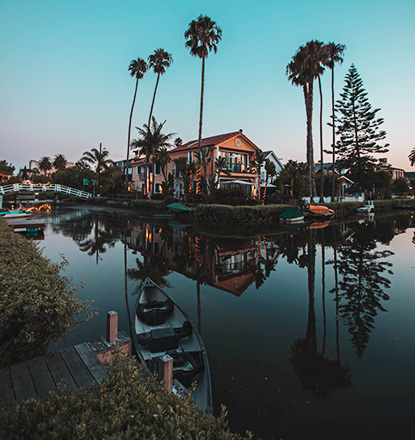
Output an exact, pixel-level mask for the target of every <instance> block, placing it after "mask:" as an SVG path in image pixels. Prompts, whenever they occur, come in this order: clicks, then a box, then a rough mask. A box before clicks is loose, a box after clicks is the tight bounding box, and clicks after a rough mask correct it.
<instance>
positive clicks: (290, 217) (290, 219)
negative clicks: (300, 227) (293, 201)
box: [279, 206, 304, 223]
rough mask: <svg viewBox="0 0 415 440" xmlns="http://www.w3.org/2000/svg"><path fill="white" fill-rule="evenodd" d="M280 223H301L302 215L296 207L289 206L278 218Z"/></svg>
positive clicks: (302, 220)
mask: <svg viewBox="0 0 415 440" xmlns="http://www.w3.org/2000/svg"><path fill="white" fill-rule="evenodd" d="M279 219H280V222H281V223H303V222H304V214H303V212H302V211H301V210H300V208H297V207H296V206H289V207H288V208H285V209H284V211H283V212H282V213H281V214H280V216H279Z"/></svg>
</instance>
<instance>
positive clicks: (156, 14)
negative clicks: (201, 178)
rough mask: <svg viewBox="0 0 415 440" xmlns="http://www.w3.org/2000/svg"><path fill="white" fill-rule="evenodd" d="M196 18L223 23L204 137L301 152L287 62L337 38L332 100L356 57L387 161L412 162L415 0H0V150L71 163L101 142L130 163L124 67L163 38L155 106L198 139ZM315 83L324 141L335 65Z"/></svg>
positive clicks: (142, 106)
mask: <svg viewBox="0 0 415 440" xmlns="http://www.w3.org/2000/svg"><path fill="white" fill-rule="evenodd" d="M200 14H203V15H208V16H209V17H210V18H211V19H212V20H214V21H216V23H217V24H218V25H219V26H220V27H221V28H222V31H223V35H222V41H221V42H220V43H219V44H218V51H217V53H216V54H213V53H211V54H210V55H209V57H208V59H207V61H206V77H205V100H204V117H203V136H204V137H207V136H214V135H217V134H223V133H228V132H232V131H237V130H239V129H243V132H244V134H245V135H246V136H248V138H249V139H250V140H251V141H252V142H254V143H255V144H256V145H257V146H258V147H260V148H261V149H262V150H263V151H268V150H273V151H275V153H276V154H277V156H278V157H280V158H282V162H283V163H286V162H287V161H288V160H289V159H293V160H298V161H306V148H305V145H306V119H305V106H304V98H303V93H302V90H301V88H298V87H295V86H293V85H292V84H291V83H290V82H289V81H288V80H287V77H286V74H285V68H286V66H287V64H288V63H289V62H290V60H291V57H292V56H293V55H294V53H295V52H296V50H297V48H298V47H299V46H300V45H302V44H304V43H306V42H307V41H309V40H312V39H318V40H320V41H323V42H330V41H334V42H336V43H342V44H345V45H346V46H347V50H346V52H345V55H344V63H343V64H342V65H340V66H336V68H335V77H336V79H335V81H336V82H335V93H336V99H338V98H339V93H340V92H341V90H342V88H343V86H344V76H345V74H346V73H347V71H348V69H349V68H350V66H351V64H352V63H354V64H355V66H356V68H357V70H358V71H359V74H360V76H361V78H362V79H363V83H364V87H365V89H366V91H367V92H368V98H369V102H370V103H371V104H372V106H373V108H380V109H381V110H380V111H379V113H378V116H379V117H382V118H384V120H385V122H384V124H383V126H382V129H384V130H385V131H386V132H387V138H386V141H385V142H388V143H389V144H390V151H389V152H388V153H387V154H383V155H382V156H381V157H385V156H386V157H387V158H388V161H389V163H391V164H392V165H393V166H395V167H400V168H404V169H406V170H408V171H409V170H410V168H411V167H410V164H409V160H408V154H409V153H410V151H411V149H412V148H413V147H414V146H415V123H414V100H415V99H414V98H415V88H414V87H413V75H414V72H415V56H414V47H415V26H414V23H415V2H414V1H413V0H396V1H394V2H391V1H390V0H364V1H362V0H348V1H347V2H346V1H344V0H342V1H337V0H331V1H323V0H315V1H309V0H297V1H288V0H270V1H268V0H257V1H256V2H253V1H252V0H209V1H194V0H180V1H177V0H176V1H170V0H158V1H142V0H135V1H132V0H120V1H113V0H99V1H95V0H36V1H33V0H0V160H1V159H6V160H7V161H8V162H11V163H12V164H13V165H15V167H16V168H17V169H19V168H20V167H23V166H24V165H27V166H28V164H29V160H31V159H35V160H39V159H40V158H41V157H42V156H49V157H51V158H52V159H53V157H54V156H55V155H56V154H59V153H62V154H64V155H65V156H66V158H67V159H68V160H69V161H77V160H78V159H80V157H81V156H82V154H83V152H84V151H86V150H90V149H91V148H99V144H100V142H102V144H103V146H104V147H105V148H107V149H108V151H109V152H110V156H111V158H112V159H113V160H121V159H124V158H125V157H126V153H127V134H128V118H129V114H130V109H131V103H132V98H133V93H134V87H135V79H134V78H132V77H131V76H130V75H129V72H128V66H129V64H130V61H131V60H133V59H136V58H137V57H140V58H144V59H147V57H148V56H149V55H150V54H151V53H153V52H154V50H155V49H158V48H163V49H164V50H166V51H167V52H169V53H171V54H172V56H173V59H174V62H173V64H172V66H171V67H170V68H169V69H168V70H167V71H166V73H165V74H164V75H163V76H162V77H161V79H160V83H159V87H158V91H157V97H156V102H155V109H154V116H155V117H156V119H157V121H159V122H163V121H166V124H165V131H166V132H167V133H175V137H176V136H179V137H180V138H182V139H183V141H184V142H187V141H189V140H192V139H196V138H197V136H198V124H199V105H200V80H201V78H200V77H201V64H202V63H201V60H200V59H198V58H195V57H192V56H191V55H190V53H189V50H188V49H186V48H185V39H184V32H185V31H186V29H187V28H188V25H189V23H190V22H191V21H192V20H193V19H196V18H197V17H198V16H199V15H200ZM322 81H323V93H324V99H325V101H324V107H323V121H324V145H325V148H327V149H328V148H330V144H331V129H330V127H328V126H326V123H327V122H329V116H330V114H331V95H330V72H326V73H325V74H324V75H323V77H322ZM155 82H156V75H155V74H154V73H153V72H151V71H150V72H147V73H146V75H145V76H144V78H143V79H142V80H140V82H139V86H138V94H137V100H136V105H135V110H134V117H133V126H134V127H136V126H140V127H142V126H143V124H145V123H147V120H148V114H149V111H150V105H151V99H152V95H153V91H154V86H155ZM316 86H317V85H316ZM315 90H316V91H317V89H315ZM317 98H318V96H317V94H316V96H315V100H314V148H315V160H316V161H318V160H319V153H318V151H317V150H318V149H319V137H318V114H319V108H318V100H317ZM135 137H137V130H136V129H133V130H132V138H135ZM173 139H174V137H173ZM325 161H327V162H329V161H330V156H329V155H326V156H325Z"/></svg>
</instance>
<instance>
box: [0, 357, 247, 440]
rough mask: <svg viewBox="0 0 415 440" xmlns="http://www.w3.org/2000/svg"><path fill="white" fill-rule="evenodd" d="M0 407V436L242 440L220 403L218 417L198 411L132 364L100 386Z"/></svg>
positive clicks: (119, 368) (116, 366) (120, 368)
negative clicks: (228, 426) (229, 426)
mask: <svg viewBox="0 0 415 440" xmlns="http://www.w3.org/2000/svg"><path fill="white" fill-rule="evenodd" d="M0 409H1V410H0V413H1V414H0V437H1V438H9V439H15V440H17V439H28V438H37V439H42V438H62V439H81V438H82V439H91V440H92V439H96V438H99V439H112V438H123V439H138V438H139V439H180V438H181V439H229V440H231V439H242V437H241V436H240V435H238V434H232V433H231V432H230V431H229V429H228V428H227V421H226V419H225V418H226V410H225V408H224V407H222V411H221V414H220V416H219V417H214V416H212V415H207V414H205V413H204V412H199V411H198V410H197V407H196V405H195V403H194V402H193V401H192V400H191V398H190V396H189V397H187V398H185V399H184V400H181V399H180V398H179V397H177V396H176V395H175V394H173V393H170V392H168V391H166V390H165V388H164V387H163V386H161V385H160V384H158V383H157V382H156V381H155V380H154V379H143V378H142V375H140V373H139V371H138V370H137V368H136V367H135V366H134V363H133V362H129V363H127V364H126V365H124V366H123V365H122V364H121V363H119V362H116V363H115V364H114V365H113V366H112V367H111V370H110V373H109V377H108V378H107V379H106V380H104V381H103V382H102V383H101V385H98V384H97V383H94V384H93V385H91V386H90V387H89V388H88V389H86V390H81V391H79V392H74V391H67V392H66V393H65V392H63V391H60V392H58V394H54V393H49V394H48V396H47V397H46V398H44V399H37V400H34V399H32V400H30V401H27V402H24V403H22V404H20V405H17V404H15V405H12V406H10V407H5V406H3V407H1V406H0ZM247 438H250V439H252V435H251V434H250V433H247Z"/></svg>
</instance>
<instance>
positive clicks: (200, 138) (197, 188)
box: [196, 57, 206, 194]
mask: <svg viewBox="0 0 415 440" xmlns="http://www.w3.org/2000/svg"><path fill="white" fill-rule="evenodd" d="M205 59H206V57H203V58H202V84H201V89H200V116H199V138H198V142H197V150H198V153H199V157H200V149H201V143H202V125H203V94H204V90H205ZM200 174H201V173H198V174H197V182H196V194H200V180H201V179H200V177H201V175H200Z"/></svg>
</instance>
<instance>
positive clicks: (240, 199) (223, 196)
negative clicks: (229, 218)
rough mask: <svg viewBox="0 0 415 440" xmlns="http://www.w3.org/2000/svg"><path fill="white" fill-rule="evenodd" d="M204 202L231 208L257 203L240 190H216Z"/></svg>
mask: <svg viewBox="0 0 415 440" xmlns="http://www.w3.org/2000/svg"><path fill="white" fill-rule="evenodd" d="M206 202H207V203H215V204H218V205H231V206H243V205H248V206H253V205H258V203H259V201H258V200H256V199H253V198H252V197H251V196H250V195H248V194H247V193H246V192H245V191H243V190H241V189H218V190H217V191H215V192H214V193H213V194H211V195H209V196H208V197H207V199H206Z"/></svg>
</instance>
